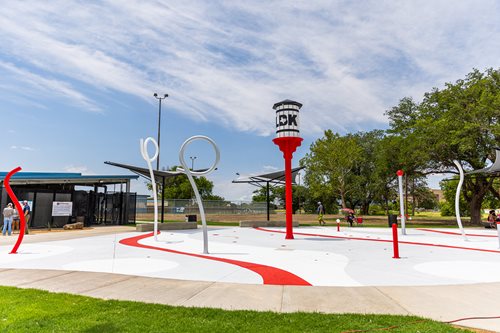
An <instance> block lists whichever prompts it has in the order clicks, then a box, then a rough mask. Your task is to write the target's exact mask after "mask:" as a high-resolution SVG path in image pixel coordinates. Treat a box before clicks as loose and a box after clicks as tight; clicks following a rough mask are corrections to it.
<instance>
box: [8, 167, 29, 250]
mask: <svg viewBox="0 0 500 333" xmlns="http://www.w3.org/2000/svg"><path fill="white" fill-rule="evenodd" d="M21 170H22V169H21V167H17V168H15V169H14V170H12V171H10V172H9V173H8V174H7V176H5V181H4V183H5V189H6V190H7V194H8V195H9V197H10V199H11V200H12V202H13V203H14V205H15V206H16V209H17V213H18V214H19V220H20V224H21V230H19V236H18V237H17V241H16V244H15V245H14V247H13V248H12V251H10V254H16V253H17V249H18V248H19V246H20V245H21V243H22V241H23V238H24V231H25V229H26V219H25V218H24V214H23V207H21V204H20V203H19V200H17V197H16V195H15V194H14V192H13V191H12V188H11V187H10V184H9V181H10V177H12V175H13V174H15V173H16V172H19V171H21Z"/></svg>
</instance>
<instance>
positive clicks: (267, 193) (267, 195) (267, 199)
mask: <svg viewBox="0 0 500 333" xmlns="http://www.w3.org/2000/svg"><path fill="white" fill-rule="evenodd" d="M266 184H267V186H266V203H267V220H268V221H269V182H266Z"/></svg>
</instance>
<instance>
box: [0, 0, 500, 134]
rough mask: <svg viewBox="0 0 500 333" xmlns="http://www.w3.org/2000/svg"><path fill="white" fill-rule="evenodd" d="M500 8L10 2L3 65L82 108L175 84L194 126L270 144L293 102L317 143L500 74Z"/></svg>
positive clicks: (0, 37) (178, 101) (180, 107)
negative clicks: (412, 101) (469, 78)
mask: <svg viewBox="0 0 500 333" xmlns="http://www.w3.org/2000/svg"><path fill="white" fill-rule="evenodd" d="M499 7H500V4H499V2H497V1H494V0H484V1H482V2H481V5H477V4H475V3H473V2H470V1H466V0H462V1H454V2H453V4H452V5H450V2H449V1H445V0H441V1H433V2H432V3H431V2H420V1H404V2H393V1H363V2H346V1H333V2H332V1H314V2H292V3H290V2H289V1H273V2H264V1H257V2H255V1H253V2H205V1H189V0H188V1H185V0H183V1H168V2H165V1H160V0H149V1H126V2H123V1H117V0H109V1H105V2H96V3H88V2H67V1H62V0H59V1H57V0H55V1H51V2H43V3H41V2H38V1H22V2H15V1H11V2H8V3H6V4H4V5H3V7H2V18H0V32H1V33H0V44H1V45H2V48H1V50H0V61H1V59H2V58H5V59H6V60H3V61H2V62H1V63H0V65H2V66H1V67H0V69H3V70H4V71H9V72H11V73H14V74H15V75H14V76H16V77H17V79H15V80H12V84H13V85H19V86H20V85H23V84H24V85H30V86H31V87H33V88H35V89H39V90H44V89H50V90H53V91H55V92H57V94H59V95H60V96H65V98H66V99H68V100H71V101H73V102H74V103H76V104H77V105H79V106H80V107H81V108H83V109H94V110H96V109H101V108H102V106H101V105H100V101H99V100H96V99H95V97H90V96H91V95H92V92H93V91H99V92H101V93H108V92H118V93H123V94H128V95H132V96H136V97H139V98H144V99H146V98H148V99H149V97H150V95H151V92H153V91H157V90H158V88H162V89H165V90H166V92H168V93H169V94H170V95H171V96H172V97H175V98H171V99H170V100H169V107H170V108H172V109H174V110H176V112H178V113H182V114H183V115H185V116H186V117H189V118H193V119H198V120H200V121H214V122H217V123H222V124H225V126H228V127H231V128H235V129H236V130H239V131H250V132H254V133H257V134H261V135H267V134H270V131H271V129H272V128H273V124H272V121H273V117H272V112H273V111H272V109H271V106H272V105H273V104H274V103H275V102H277V101H279V100H280V99H285V98H292V99H296V100H298V101H300V102H302V103H303V104H304V107H303V113H302V127H303V132H304V133H305V134H312V133H318V132H320V131H322V130H324V129H327V128H332V129H334V130H336V131H341V132H342V131H347V130H350V129H354V130H355V129H363V128H364V127H380V125H381V124H382V123H384V122H385V121H386V119H385V117H384V115H383V113H384V111H385V110H386V109H388V108H389V107H391V106H392V105H394V104H395V103H397V101H398V99H400V98H402V97H404V96H408V95H412V96H414V97H416V98H417V99H418V98H420V97H421V94H422V93H423V92H425V91H428V90H429V89H430V88H431V87H433V86H441V85H442V84H443V82H445V81H450V80H455V79H458V78H461V77H463V76H464V75H465V74H466V73H467V72H469V71H470V70H471V69H472V68H473V67H476V68H479V69H484V68H486V67H498V66H500V54H499V50H500V37H499V36H500V23H499V22H500V20H498V17H499V16H500V8H499ZM20 17H22V18H23V19H22V20H20V19H19V18H20ZM0 80H1V79H0ZM28 82H30V83H28ZM5 84H6V83H5V82H3V83H2V86H5ZM81 86H83V87H84V89H82V88H81ZM78 87H80V88H78ZM15 90H16V89H15V88H13V89H11V90H10V93H12V91H15ZM1 97H2V96H1V95H0V99H1ZM150 102H152V101H150ZM270 114H271V115H270Z"/></svg>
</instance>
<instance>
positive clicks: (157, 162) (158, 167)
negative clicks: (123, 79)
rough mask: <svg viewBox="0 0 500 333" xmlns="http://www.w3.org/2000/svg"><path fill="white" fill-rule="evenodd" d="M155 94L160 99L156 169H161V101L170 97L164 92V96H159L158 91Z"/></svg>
mask: <svg viewBox="0 0 500 333" xmlns="http://www.w3.org/2000/svg"><path fill="white" fill-rule="evenodd" d="M153 96H154V97H155V98H156V99H157V100H158V158H157V159H156V170H158V171H159V170H160V125H161V101H162V100H164V99H165V98H167V97H168V94H164V95H163V97H159V96H158V94H157V93H154V94H153Z"/></svg>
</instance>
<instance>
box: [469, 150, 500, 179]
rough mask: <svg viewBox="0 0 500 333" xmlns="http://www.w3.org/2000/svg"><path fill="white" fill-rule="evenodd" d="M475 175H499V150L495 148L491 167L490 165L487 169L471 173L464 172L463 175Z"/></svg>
mask: <svg viewBox="0 0 500 333" xmlns="http://www.w3.org/2000/svg"><path fill="white" fill-rule="evenodd" d="M475 173H487V174H492V173H495V174H498V173H500V148H497V147H495V162H493V164H492V165H490V166H489V167H487V168H483V169H478V170H472V171H469V172H466V173H465V174H466V175H472V174H475Z"/></svg>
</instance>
